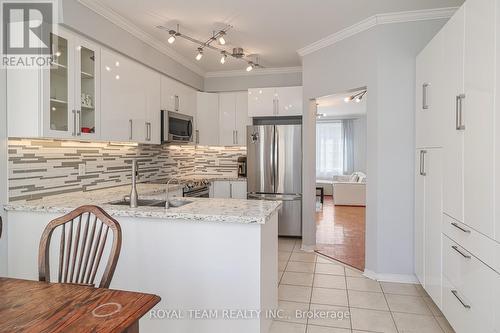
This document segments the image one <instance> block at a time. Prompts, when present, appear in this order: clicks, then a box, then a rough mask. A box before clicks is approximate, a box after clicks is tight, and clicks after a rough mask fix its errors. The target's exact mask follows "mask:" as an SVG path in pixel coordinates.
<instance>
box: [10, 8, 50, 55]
mask: <svg viewBox="0 0 500 333" xmlns="http://www.w3.org/2000/svg"><path fill="white" fill-rule="evenodd" d="M52 6H53V4H52V2H18V1H16V2H7V1H5V2H3V3H2V13H3V15H2V18H3V27H2V31H3V34H2V35H3V36H2V40H3V45H2V46H3V54H4V55H47V54H50V53H51V49H50V33H51V31H52V22H53V12H52Z"/></svg>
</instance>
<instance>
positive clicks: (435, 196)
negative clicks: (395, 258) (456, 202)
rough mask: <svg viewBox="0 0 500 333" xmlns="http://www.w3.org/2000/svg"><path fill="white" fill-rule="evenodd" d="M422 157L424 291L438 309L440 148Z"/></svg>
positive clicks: (439, 301)
mask: <svg viewBox="0 0 500 333" xmlns="http://www.w3.org/2000/svg"><path fill="white" fill-rule="evenodd" d="M425 152H426V153H425V154H423V163H422V168H423V171H424V174H425V210H424V211H425V213H424V220H425V225H424V244H425V252H424V274H425V290H426V291H427V293H428V294H429V296H431V298H432V299H433V301H434V303H436V304H437V305H438V306H439V307H440V306H441V288H442V283H441V274H442V267H441V255H442V254H441V252H442V250H441V249H442V240H441V237H442V234H441V228H442V200H441V198H442V149H427V150H426V151H425Z"/></svg>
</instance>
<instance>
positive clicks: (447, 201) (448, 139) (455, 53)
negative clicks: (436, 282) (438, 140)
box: [422, 6, 465, 222]
mask: <svg viewBox="0 0 500 333" xmlns="http://www.w3.org/2000/svg"><path fill="white" fill-rule="evenodd" d="M464 29H465V9H464V6H462V7H461V8H460V9H459V10H458V11H457V12H456V13H455V15H454V16H453V17H452V18H451V19H450V20H449V21H448V23H447V24H446V25H445V27H444V28H443V30H442V34H443V38H442V44H443V58H444V59H446V61H443V64H442V67H441V71H440V73H441V75H442V76H443V77H444V78H445V81H446V84H444V85H443V93H442V94H441V96H440V98H441V99H442V105H443V126H442V129H441V130H442V133H443V136H444V140H443V142H444V144H443V148H444V149H443V212H444V213H446V214H447V215H449V216H451V217H453V218H454V219H456V220H458V221H461V222H463V221H464V196H463V193H464V180H463V163H464V161H463V157H464V151H463V150H464V131H463V130H462V129H461V128H460V126H459V124H458V122H459V119H458V113H457V107H458V106H459V105H457V103H460V102H461V100H460V99H461V95H462V94H463V93H464V33H465V32H464ZM422 135H423V136H425V133H422Z"/></svg>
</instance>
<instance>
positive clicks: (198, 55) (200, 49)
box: [196, 47, 203, 61]
mask: <svg viewBox="0 0 500 333" xmlns="http://www.w3.org/2000/svg"><path fill="white" fill-rule="evenodd" d="M202 57H203V48H201V47H199V48H198V54H196V60H198V61H200V60H201V58H202Z"/></svg>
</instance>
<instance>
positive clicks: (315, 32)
mask: <svg viewBox="0 0 500 333" xmlns="http://www.w3.org/2000/svg"><path fill="white" fill-rule="evenodd" d="M99 3H100V4H102V5H104V6H105V7H108V8H110V9H112V10H113V11H115V12H116V13H117V14H119V15H121V16H123V17H124V18H125V19H127V20H129V21H130V22H132V23H133V24H135V25H136V26H138V27H139V28H140V29H142V30H144V31H145V32H147V33H149V34H151V35H153V36H154V37H156V38H157V39H159V40H161V41H164V42H165V44H166V45H168V47H172V48H173V49H174V50H175V51H177V52H178V53H180V54H181V55H182V56H183V57H185V58H186V59H189V60H192V61H193V63H196V64H197V65H198V66H199V67H201V68H202V69H203V70H205V71H210V72H211V71H222V70H237V69H243V68H245V64H244V63H243V62H242V61H238V60H235V59H229V61H227V62H226V64H224V65H222V64H220V62H219V60H220V55H219V54H217V53H216V52H215V51H211V50H207V51H206V52H205V55H204V57H203V59H202V60H201V61H199V62H198V61H196V60H194V56H195V53H196V46H195V45H194V44H192V43H190V42H187V41H184V40H178V41H176V42H175V43H174V44H173V45H169V44H167V42H166V40H167V39H168V37H169V35H168V33H167V32H165V31H161V30H159V29H157V28H156V26H158V25H163V26H166V27H168V28H175V27H176V23H179V24H180V26H181V32H184V33H186V34H188V35H190V36H192V37H195V38H197V39H200V40H206V39H208V38H209V37H210V35H211V33H212V31H213V30H218V29H220V28H221V27H223V26H225V24H231V25H233V26H234V28H233V29H232V30H231V31H230V32H229V33H228V36H227V38H226V40H227V41H228V44H229V45H228V46H229V47H232V46H241V47H243V48H244V49H245V50H246V51H247V52H249V53H255V54H259V55H260V62H261V64H262V65H263V66H265V67H268V68H274V67H294V66H300V65H301V61H300V57H299V56H298V54H297V50H298V49H300V48H302V47H304V46H307V45H309V44H311V43H313V42H315V41H317V40H319V39H322V38H324V37H326V36H329V35H331V34H333V33H335V32H338V31H340V30H342V29H344V28H346V27H349V26H351V25H353V24H355V23H357V22H359V21H361V20H364V19H366V18H368V17H370V16H372V15H375V14H382V13H389V12H398V11H409V10H420V9H430V8H444V7H455V6H459V5H461V4H462V3H463V0H281V1H276V0H274V1H272V0H271V1H270V0H267V1H266V0H253V1H242V0H169V1H165V0H142V1H137V0H99ZM229 47H228V48H229Z"/></svg>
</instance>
